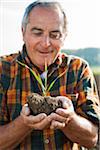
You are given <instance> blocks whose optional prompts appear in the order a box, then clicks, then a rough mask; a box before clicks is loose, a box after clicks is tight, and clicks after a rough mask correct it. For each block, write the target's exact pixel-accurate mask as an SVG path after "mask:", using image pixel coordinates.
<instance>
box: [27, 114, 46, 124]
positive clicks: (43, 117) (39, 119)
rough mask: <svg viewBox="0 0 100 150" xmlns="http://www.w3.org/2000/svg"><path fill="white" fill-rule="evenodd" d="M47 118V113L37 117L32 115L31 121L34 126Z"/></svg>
mask: <svg viewBox="0 0 100 150" xmlns="http://www.w3.org/2000/svg"><path fill="white" fill-rule="evenodd" d="M46 116H47V115H46V114H45V113H41V114H38V115H36V116H33V115H30V116H29V120H30V122H31V123H32V124H35V123H38V122H41V121H42V120H43V119H45V117H46Z"/></svg>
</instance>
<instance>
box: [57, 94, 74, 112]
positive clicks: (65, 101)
mask: <svg viewBox="0 0 100 150" xmlns="http://www.w3.org/2000/svg"><path fill="white" fill-rule="evenodd" d="M56 99H57V100H60V101H61V102H62V104H63V108H65V109H67V108H68V107H69V106H70V105H71V100H70V99H69V98H68V97H65V96H57V97H56Z"/></svg>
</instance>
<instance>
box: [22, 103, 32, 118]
mask: <svg viewBox="0 0 100 150" xmlns="http://www.w3.org/2000/svg"><path fill="white" fill-rule="evenodd" d="M22 113H23V115H26V116H28V115H29V114H30V109H29V107H28V104H25V105H24V106H23V107H22Z"/></svg>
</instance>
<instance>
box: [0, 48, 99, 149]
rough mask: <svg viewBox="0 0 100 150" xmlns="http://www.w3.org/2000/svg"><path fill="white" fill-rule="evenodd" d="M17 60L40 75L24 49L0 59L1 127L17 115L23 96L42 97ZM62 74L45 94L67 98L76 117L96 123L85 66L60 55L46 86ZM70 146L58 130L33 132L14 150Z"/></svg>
mask: <svg viewBox="0 0 100 150" xmlns="http://www.w3.org/2000/svg"><path fill="white" fill-rule="evenodd" d="M16 60H19V61H20V62H23V63H24V64H27V65H28V66H29V67H31V68H32V69H33V70H34V71H35V72H36V73H41V72H40V70H39V69H38V68H37V67H36V66H35V65H33V64H32V63H31V61H30V59H29V58H28V56H27V52H26V49H25V46H24V47H23V50H22V52H21V53H18V54H12V55H10V56H5V57H1V58H0V125H5V124H7V123H9V122H11V121H13V120H14V119H15V118H17V117H18V116H19V115H20V111H21V109H22V106H23V105H24V104H25V103H26V97H27V96H28V95H29V94H30V93H31V92H35V93H39V94H41V95H42V89H41V87H40V85H39V84H38V82H37V80H36V79H35V77H34V76H33V75H32V73H31V72H30V71H29V70H28V69H27V68H25V67H23V66H21V65H20V64H18V63H17V62H16ZM64 71H65V74H64V75H63V76H61V77H60V78H59V79H57V80H56V83H55V84H54V86H53V87H52V88H51V90H50V91H49V93H48V95H51V96H59V95H63V96H67V97H69V98H70V99H71V100H72V103H73V105H74V109H75V111H76V113H77V114H79V115H81V116H83V117H85V118H87V119H89V120H90V121H92V122H93V123H95V124H99V118H100V113H99V98H98V95H97V90H96V85H95V81H94V78H93V75H92V73H91V70H90V68H89V65H88V63H87V62H86V61H84V60H83V59H80V58H78V57H75V56H71V55H69V56H68V55H65V54H62V53H61V54H60V55H59V57H58V58H57V59H56V60H55V62H54V63H53V64H52V65H50V66H49V67H48V85H50V83H51V82H52V81H53V80H54V79H56V78H57V76H59V75H60V74H61V73H63V72H64ZM73 144H74V143H73V142H72V141H70V140H69V139H68V138H67V137H66V136H65V135H64V133H63V132H62V131H61V130H51V129H46V130H43V131H38V130H34V131H32V132H31V133H30V134H29V135H28V136H27V137H26V138H25V140H23V142H22V143H20V145H18V147H16V148H15V150H72V147H73ZM78 147H79V146H78Z"/></svg>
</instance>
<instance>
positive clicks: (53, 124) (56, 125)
mask: <svg viewBox="0 0 100 150" xmlns="http://www.w3.org/2000/svg"><path fill="white" fill-rule="evenodd" d="M64 127H65V122H62V123H61V122H58V121H55V120H53V121H52V122H51V126H50V129H62V128H64Z"/></svg>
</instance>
